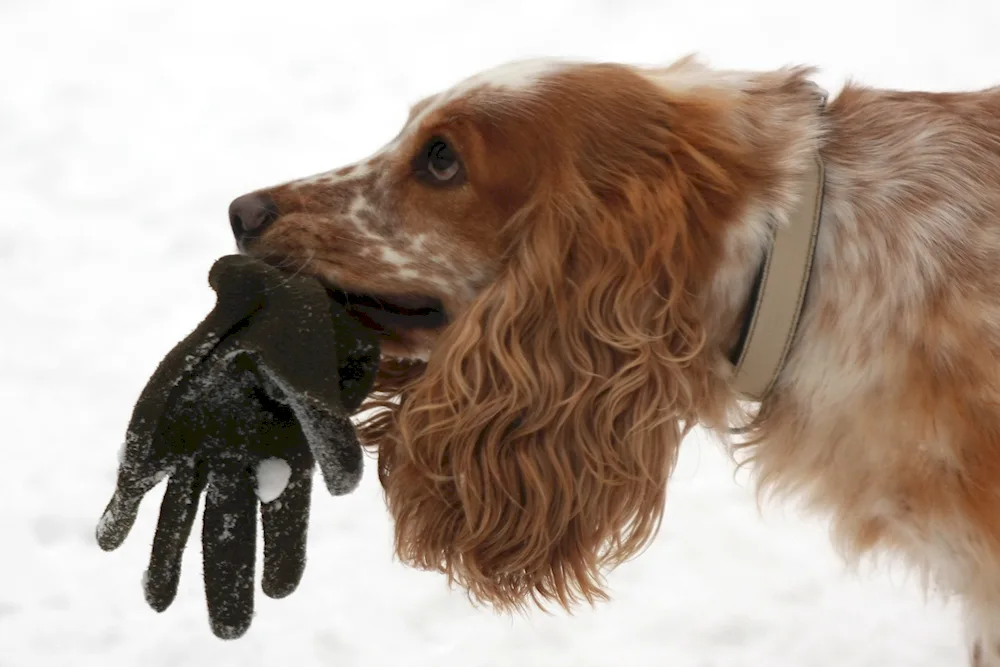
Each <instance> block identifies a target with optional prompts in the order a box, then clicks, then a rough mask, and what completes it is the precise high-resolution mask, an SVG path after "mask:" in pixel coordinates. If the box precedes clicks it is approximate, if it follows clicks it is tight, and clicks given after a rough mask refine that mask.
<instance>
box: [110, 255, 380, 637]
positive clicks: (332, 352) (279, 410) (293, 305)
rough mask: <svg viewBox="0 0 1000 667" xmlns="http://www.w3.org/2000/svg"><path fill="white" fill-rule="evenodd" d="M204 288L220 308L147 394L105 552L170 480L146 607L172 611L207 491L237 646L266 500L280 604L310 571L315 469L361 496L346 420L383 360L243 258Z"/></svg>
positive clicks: (334, 485) (216, 574) (212, 545)
mask: <svg viewBox="0 0 1000 667" xmlns="http://www.w3.org/2000/svg"><path fill="white" fill-rule="evenodd" d="M209 283H210V284H211V286H212V288H213V289H214V290H215V291H216V293H217V297H218V300H217V303H216V306H215V308H214V309H213V310H212V312H211V313H210V314H209V315H208V317H207V318H206V319H205V320H204V321H203V322H202V323H201V325H200V326H199V327H198V328H197V329H195V331H194V332H193V333H192V334H191V335H189V336H188V337H187V338H185V339H184V340H183V341H181V343H180V344H178V345H177V347H175V348H174V349H173V350H171V352H170V353H169V354H167V356H166V357H165V358H164V359H163V361H162V362H160V365H159V366H158V367H157V369H156V371H155V372H154V373H153V376H152V377H151V378H150V380H149V383H148V384H147V385H146V387H145V389H144V390H143V391H142V393H141V395H140V396H139V400H138V401H137V403H136V406H135V409H134V410H133V413H132V419H131V422H130V423H129V427H128V430H127V432H126V437H125V446H124V451H123V455H122V460H121V465H120V466H119V469H118V481H117V485H116V488H115V493H114V496H113V497H112V499H111V502H110V503H109V504H108V506H107V508H106V509H105V511H104V514H103V515H102V517H101V520H100V522H99V524H98V527H97V541H98V544H99V545H100V546H101V548H103V549H105V550H109V551H110V550H112V549H116V548H118V547H119V546H120V545H121V544H122V542H123V541H124V540H125V538H126V537H127V536H128V533H129V530H130V529H131V528H132V525H133V523H134V522H135V518H136V514H137V513H138V509H139V502H140V501H141V500H142V497H143V496H144V495H145V494H146V493H147V492H148V491H149V490H150V489H152V488H153V487H154V486H156V484H157V483H158V482H159V481H161V480H162V479H163V478H165V477H169V482H168V484H167V489H166V492H165V494H164V496H163V500H162V502H161V504H160V515H159V521H158V524H157V528H156V534H155V536H154V538H153V546H152V550H151V554H150V560H149V567H148V569H147V570H146V574H145V576H144V578H143V588H144V592H145V597H146V601H147V602H148V603H149V604H150V606H152V607H153V608H154V609H156V610H157V611H163V610H164V609H166V608H167V607H169V606H170V604H171V602H173V599H174V596H175V595H176V593H177V585H178V581H179V579H180V570H181V557H182V555H183V551H184V548H185V546H186V544H187V540H188V537H189V536H190V533H191V528H192V525H193V523H194V519H195V515H196V513H197V510H198V499H199V497H200V495H201V494H202V492H203V491H204V492H205V509H204V514H203V520H202V550H203V559H204V564H203V573H204V584H205V595H206V600H207V603H208V611H209V619H210V622H211V626H212V631H213V632H214V633H215V634H216V635H217V636H219V637H222V638H225V639H232V638H236V637H239V636H241V635H242V634H243V633H245V632H246V630H247V629H248V628H249V626H250V622H251V619H252V617H253V604H254V596H253V585H254V574H255V557H256V536H257V511H258V500H259V501H260V505H259V507H260V516H261V523H262V528H263V538H264V567H263V578H262V589H263V591H264V593H265V594H266V595H268V596H270V597H275V598H279V597H284V596H286V595H288V594H290V593H291V592H292V591H294V590H295V588H296V586H297V585H298V583H299V581H300V580H301V577H302V573H303V571H304V568H305V554H306V531H307V526H308V517H309V501H310V492H311V489H312V473H313V467H314V465H316V464H318V466H319V469H320V472H321V473H322V476H323V479H324V481H325V483H326V487H327V489H328V490H329V492H330V493H332V494H334V495H341V494H345V493H349V492H350V491H352V490H353V489H354V488H355V487H356V485H357V483H358V481H359V479H360V477H361V471H362V450H361V446H360V444H359V442H358V439H357V436H356V435H355V432H354V427H353V425H352V424H351V422H350V414H351V413H353V412H355V411H356V410H357V409H358V408H359V407H360V405H361V402H362V400H363V399H364V397H365V396H366V395H367V393H368V391H369V390H370V389H371V386H372V383H373V381H374V376H375V371H376V369H377V365H378V358H379V349H378V343H377V340H376V338H375V337H374V335H373V334H372V333H371V332H369V331H368V330H367V329H365V328H364V327H362V326H361V325H360V324H359V323H357V322H356V321H355V320H354V319H352V318H350V317H349V316H348V315H347V314H346V312H344V311H343V309H342V308H341V307H340V306H339V305H338V304H336V303H335V302H333V301H332V300H331V299H330V297H329V296H328V294H327V292H326V290H325V289H324V288H323V287H322V286H321V285H320V284H319V283H318V282H317V281H315V280H313V279H310V278H306V277H301V276H290V275H287V274H285V273H282V272H280V271H278V270H277V269H274V268H272V267H270V266H268V265H266V264H264V263H262V262H259V261H257V260H253V259H250V258H247V257H242V256H236V255H234V256H228V257H223V258H221V259H219V260H218V261H217V262H216V263H215V265H214V266H213V267H212V270H211V272H210V274H209Z"/></svg>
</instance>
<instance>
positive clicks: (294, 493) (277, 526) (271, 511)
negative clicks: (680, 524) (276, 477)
mask: <svg viewBox="0 0 1000 667" xmlns="http://www.w3.org/2000/svg"><path fill="white" fill-rule="evenodd" d="M306 458H308V459H310V460H305V461H299V462H297V465H296V464H293V465H292V466H291V475H290V477H289V479H288V483H287V484H286V486H285V488H284V490H283V491H282V492H281V495H279V496H278V497H277V498H276V499H274V500H272V501H271V502H265V503H262V504H261V506H260V515H261V522H262V524H263V533H264V575H263V578H262V580H261V588H262V589H263V591H264V594H265V595H267V596H268V597H271V598H283V597H285V596H286V595H290V594H291V593H292V592H293V591H294V590H295V589H296V588H297V587H298V585H299V582H300V581H301V580H302V574H303V572H305V568H306V535H307V530H308V527H309V503H310V498H311V494H312V460H311V457H308V454H307V455H306Z"/></svg>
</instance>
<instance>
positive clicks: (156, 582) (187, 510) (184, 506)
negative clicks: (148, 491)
mask: <svg viewBox="0 0 1000 667" xmlns="http://www.w3.org/2000/svg"><path fill="white" fill-rule="evenodd" d="M203 468H204V465H203V464H196V463H195V461H194V459H190V460H189V462H187V463H186V464H180V465H178V466H177V470H176V471H175V472H174V474H173V475H171V476H170V481H169V482H168V483H167V491H166V493H165V494H164V495H163V501H162V502H161V503H160V517H159V521H158V522H157V524H156V534H155V535H154V536H153V548H152V550H151V551H150V555H149V567H148V568H147V570H146V576H145V578H144V579H143V590H144V592H145V595H146V602H147V603H148V604H149V606H150V607H152V608H153V609H155V610H156V611H164V610H165V609H166V608H167V607H169V606H170V604H171V603H172V602H173V601H174V597H175V596H176V595H177V584H178V582H179V581H180V577H181V559H182V557H183V555H184V548H185V547H186V546H187V541H188V538H189V537H190V536H191V527H192V525H193V524H194V519H195V516H196V515H197V513H198V497H199V496H200V495H201V492H202V489H204V488H205V473H204V469H203Z"/></svg>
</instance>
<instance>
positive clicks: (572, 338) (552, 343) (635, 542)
mask: <svg viewBox="0 0 1000 667" xmlns="http://www.w3.org/2000/svg"><path fill="white" fill-rule="evenodd" d="M609 96H610V95H609ZM619 97H621V96H619ZM651 97H652V99H650V98H651ZM619 103H620V105H621V108H620V109H615V110H612V111H613V113H609V114H607V115H608V117H609V118H612V119H615V120H618V119H621V120H623V122H622V123H621V124H616V125H614V126H612V125H608V126H601V127H596V128H593V136H589V135H585V133H586V132H587V128H585V127H584V128H578V132H579V133H580V135H578V136H576V137H575V138H574V139H575V140H576V141H577V143H578V145H579V146H580V147H581V148H580V150H579V151H578V152H576V154H577V155H579V156H580V157H579V158H573V164H571V165H563V166H562V167H561V169H560V170H559V171H558V173H557V174H555V175H554V176H553V177H552V178H551V179H550V180H549V181H548V182H547V183H543V184H542V185H541V186H540V189H539V192H538V195H537V197H535V198H534V200H533V202H532V203H531V204H529V205H528V206H527V207H526V208H525V209H524V210H523V211H522V212H521V213H520V214H519V215H518V216H517V217H516V218H515V219H513V220H511V222H510V224H509V227H510V230H509V231H511V239H512V241H511V244H510V248H509V251H508V255H507V258H506V261H505V268H504V270H503V272H502V274H501V275H500V276H499V278H498V279H497V280H496V281H495V282H494V283H493V284H491V285H490V286H488V287H487V288H486V289H485V290H484V292H483V293H482V294H481V295H480V296H479V297H478V298H477V299H476V300H475V301H474V302H473V303H472V304H471V305H470V306H469V307H468V309H467V310H465V311H464V312H463V313H462V314H461V315H460V316H459V318H458V319H457V320H456V321H455V322H454V323H453V324H452V325H451V326H450V327H449V328H448V329H447V330H446V331H445V332H444V333H443V338H442V339H441V340H440V341H439V343H438V345H437V346H436V348H435V352H434V354H432V355H431V358H430V361H429V363H428V365H427V367H426V371H425V372H424V373H423V375H422V376H421V377H420V379H419V380H418V381H416V382H415V383H414V384H413V385H412V386H411V387H410V388H409V389H408V390H407V391H404V392H403V394H402V396H401V405H400V407H399V409H398V411H397V412H396V413H395V414H394V416H393V417H392V419H393V420H394V425H393V428H392V429H385V430H383V431H382V434H383V435H384V439H383V441H382V443H381V444H380V449H379V455H380V471H381V474H382V481H383V485H384V487H385V492H386V498H387V502H388V505H389V509H390V511H391V512H392V514H393V516H394V518H395V522H396V549H397V553H398V555H399V556H400V558H401V559H402V560H404V561H405V562H407V563H409V564H411V565H414V566H417V567H421V568H426V569H431V570H438V571H441V572H444V573H445V574H447V575H448V576H449V578H450V579H451V581H453V582H455V583H458V584H459V585H461V586H463V587H465V588H467V589H468V591H469V593H470V594H471V596H472V597H473V598H475V599H476V600H479V601H483V602H487V603H490V604H492V605H494V606H496V607H498V608H500V609H507V608H516V607H520V606H523V605H524V604H526V603H527V602H529V601H534V602H535V603H537V604H538V605H540V606H545V605H546V603H550V602H554V603H556V604H558V605H560V606H563V607H565V608H569V607H571V606H573V605H574V604H575V603H577V602H580V601H586V602H590V603H593V602H595V601H597V600H599V599H602V598H605V597H606V594H605V593H604V591H603V590H602V588H603V574H604V572H606V570H607V569H608V568H609V567H613V566H615V565H617V564H619V563H621V562H622V561H624V560H626V559H628V558H629V557H631V556H633V555H635V554H636V553H637V552H639V551H640V550H641V549H642V548H643V547H644V546H645V545H646V544H647V543H648V542H649V540H650V539H651V538H652V537H653V536H654V535H655V533H656V531H657V529H658V527H659V524H660V520H661V517H662V512H663V507H664V501H665V494H666V484H667V480H668V477H669V475H670V472H671V470H672V468H673V465H674V462H675V460H676V455H677V449H678V445H679V443H680V440H681V438H682V437H683V435H684V434H685V433H686V431H687V430H688V429H689V428H690V427H692V426H693V425H694V423H695V421H696V419H698V418H699V417H700V416H701V412H702V411H703V410H710V409H711V406H710V404H711V403H712V396H713V395H714V392H716V391H717V390H718V386H719V382H720V380H719V378H717V377H716V374H715V372H714V370H713V369H714V368H715V366H714V364H715V362H717V359H716V357H713V356H712V355H711V354H709V353H708V351H707V350H706V349H705V348H706V340H707V334H706V331H705V328H704V325H703V322H704V317H703V311H704V305H705V304H704V295H705V293H706V285H707V281H708V278H709V276H710V275H711V272H712V268H713V265H714V263H715V262H717V258H718V256H719V255H720V253H721V250H720V246H721V238H722V228H723V226H724V223H725V220H726V219H727V218H729V217H731V216H733V215H734V214H735V211H736V208H737V207H738V205H739V203H738V201H737V199H738V190H739V185H740V184H739V183H738V182H737V181H738V180H739V179H736V181H734V179H733V178H732V177H731V174H732V170H733V168H734V166H733V165H734V164H735V163H736V161H737V160H738V158H737V157H734V155H735V153H737V152H738V150H739V147H738V146H736V145H735V144H732V143H731V142H730V143H726V141H728V140H726V139H720V138H719V137H724V136H725V134H724V133H722V132H721V127H719V126H717V125H712V121H711V119H713V118H714V119H716V121H718V119H719V117H720V113H719V111H718V110H717V109H715V110H714V116H713V115H712V113H713V109H712V108H711V105H710V104H707V105H705V108H704V109H701V108H698V109H690V108H689V109H678V108H676V107H674V106H672V105H670V104H668V103H667V102H666V101H662V100H660V99H659V98H658V97H654V96H652V95H651V94H650V93H649V91H646V90H643V91H642V93H641V94H640V93H636V94H635V95H633V99H629V98H628V97H627V96H626V98H625V99H621V100H620V101H619ZM699 114H701V115H699ZM692 117H693V118H701V120H700V121H698V122H692V123H690V126H689V127H684V125H685V118H692ZM717 124H718V123H717ZM587 142H595V143H594V144H593V145H594V146H598V147H600V148H602V149H604V148H606V149H607V150H606V151H604V150H600V151H598V150H596V149H594V148H591V149H590V150H585V149H584V147H585V146H586V145H587ZM595 153H597V154H596V155H595Z"/></svg>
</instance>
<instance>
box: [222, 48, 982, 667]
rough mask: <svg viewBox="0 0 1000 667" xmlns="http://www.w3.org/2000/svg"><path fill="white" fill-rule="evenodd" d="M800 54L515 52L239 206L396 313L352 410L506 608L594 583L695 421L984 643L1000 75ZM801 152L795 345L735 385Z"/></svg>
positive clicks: (356, 307) (632, 543)
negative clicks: (927, 588)
mask: <svg viewBox="0 0 1000 667" xmlns="http://www.w3.org/2000/svg"><path fill="white" fill-rule="evenodd" d="M810 75H811V70H809V69H806V68H789V69H782V70H778V71H772V72H732V71H716V70H713V69H710V68H708V67H705V66H703V65H701V64H699V63H698V62H697V61H695V60H694V59H692V58H686V59H683V60H681V61H679V62H677V63H675V64H673V65H671V66H669V67H665V68H639V67H633V66H626V65H617V64H599V63H569V62H560V61H529V62H519V63H514V64H511V65H506V66H503V67H500V68H497V69H495V70H492V71H488V72H485V73H483V74H480V75H477V76H475V77H472V78H471V79H468V80H466V81H464V82H462V83H460V84H459V85H458V86H456V87H454V88H452V89H451V90H449V91H447V92H444V93H442V94H439V95H435V96H432V97H429V98H427V99H425V100H423V101H421V102H419V103H418V104H416V105H415V106H414V107H413V108H412V110H411V112H410V117H409V120H408V121H407V122H406V124H405V126H404V127H403V129H402V131H401V132H400V133H399V134H398V135H397V136H396V137H395V138H394V139H393V140H392V141H390V142H389V143H388V144H387V145H386V146H385V147H384V148H382V149H381V150H379V151H378V152H377V153H375V154H374V155H373V156H371V157H370V158H368V159H366V160H363V161H361V162H359V163H357V164H354V165H351V166H347V167H343V168H340V169H337V170H335V171H330V172H326V173H322V174H318V175H316V176H312V177H309V178H304V179H301V180H296V181H292V182H289V183H286V184H283V185H280V186H277V187H272V188H267V189H264V190H260V191H257V192H254V193H251V194H249V195H245V196H243V197H240V198H239V199H237V200H236V201H235V202H234V203H233V206H232V208H231V210H230V213H231V220H232V224H233V228H234V232H235V234H236V236H237V239H238V242H239V245H240V247H241V248H242V249H243V251H244V252H247V253H250V254H252V255H255V256H258V257H262V258H265V259H267V260H269V261H271V262H274V263H277V264H280V265H282V266H287V267H294V268H295V269H297V270H302V271H305V272H307V273H310V274H314V275H316V276H319V277H320V278H322V279H323V280H325V281H328V282H329V284H330V285H331V286H337V287H338V288H340V289H341V290H344V291H342V292H340V293H339V295H340V296H339V298H341V299H342V300H343V301H345V302H346V303H348V304H349V305H350V306H351V308H352V310H353V312H354V313H355V314H356V316H357V317H359V318H361V319H362V320H364V321H365V322H367V323H368V324H369V326H371V327H373V328H376V329H378V330H379V331H381V332H382V335H383V337H384V344H383V350H384V363H383V367H382V370H381V373H380V378H379V381H378V384H377V391H376V392H375V393H374V394H373V396H372V398H371V399H370V401H369V404H368V407H370V408H374V410H373V411H372V412H371V413H370V415H371V416H370V417H369V418H368V419H367V420H366V421H365V422H364V423H363V424H361V425H360V430H361V433H362V436H363V439H364V440H365V442H366V443H367V445H368V446H370V447H371V448H373V449H375V450H377V453H378V457H379V471H380V477H381V480H382V484H383V486H384V489H385V494H386V499H387V503H388V506H389V508H390V510H391V513H392V515H393V517H394V519H395V543H396V550H397V553H398V555H399V557H400V558H401V559H402V560H403V561H404V562H406V563H409V564H412V565H414V566H417V567H420V568H426V569H431V570H438V571H441V572H443V573H445V574H446V575H447V576H448V578H449V580H451V581H452V582H455V583H457V584H458V585H460V586H462V587H464V588H466V589H467V590H468V591H469V593H470V594H471V596H472V597H473V598H474V599H476V600H478V601H482V602H486V603H489V604H492V605H494V606H496V607H498V608H501V609H510V608H517V607H522V606H525V605H528V604H538V605H543V606H544V605H548V604H555V605H557V606H562V607H566V608H569V607H572V606H573V605H575V604H577V603H580V602H594V601H597V600H600V599H602V598H604V597H605V593H604V590H603V588H604V579H603V577H604V575H605V574H606V573H607V571H608V569H609V568H611V567H613V566H615V565H616V564H619V563H621V562H622V561H624V560H625V559H628V558H630V557H632V556H634V555H636V554H637V553H638V552H640V551H641V550H642V548H643V547H644V546H645V545H647V544H648V542H649V541H650V539H651V538H652V537H653V535H654V534H655V533H656V531H657V528H658V526H659V525H660V521H661V517H662V512H663V508H664V501H665V498H666V489H667V481H668V479H669V477H670V473H671V470H672V468H673V466H674V462H675V460H676V456H677V450H678V447H679V446H680V443H681V441H682V439H683V437H684V435H685V434H686V433H687V432H688V431H689V430H690V429H691V428H692V427H694V426H695V425H703V426H705V427H707V428H709V429H712V430H714V431H715V432H717V433H718V434H720V436H722V437H723V438H724V439H725V441H726V442H727V443H728V446H730V447H731V448H732V451H733V452H734V454H735V455H737V457H738V458H740V459H741V461H742V463H744V464H745V465H749V466H752V468H753V470H754V471H755V473H756V475H757V478H758V480H759V483H760V489H761V491H762V492H776V493H795V494H797V495H799V496H801V497H803V498H805V499H806V500H807V501H808V502H809V503H810V504H811V506H812V507H813V508H815V509H817V510H820V511H822V512H825V513H826V514H828V515H829V516H830V517H831V520H832V526H833V532H834V536H835V541H836V543H837V545H838V546H839V547H840V548H841V549H842V550H843V552H844V553H846V554H848V555H851V556H860V555H862V554H865V553H867V552H872V551H889V552H891V553H894V554H895V555H897V556H900V557H902V558H903V559H905V560H906V561H907V562H908V563H909V564H911V565H912V566H913V567H915V568H917V569H918V571H919V572H921V573H922V574H924V575H926V576H927V578H928V580H929V581H931V582H933V583H934V584H935V585H936V586H938V587H940V588H942V589H943V590H945V591H946V592H948V593H951V594H955V595H957V596H959V597H960V598H961V599H962V600H963V603H964V605H965V609H966V610H967V612H968V623H969V630H970V647H971V653H972V659H973V663H974V664H976V665H984V666H985V665H1000V90H997V89H993V90H987V91H981V92H969V93H926V92H894V91H885V90H876V89H871V88H866V87H862V86H859V85H856V84H848V85H847V86H846V87H845V88H844V89H843V90H842V91H841V92H840V93H839V94H838V95H837V96H836V97H835V98H834V99H831V100H830V101H829V102H828V103H824V99H823V95H822V94H821V91H819V90H818V89H817V87H816V86H815V85H814V84H813V83H811V81H810V80H809V77H810ZM817 161H819V163H821V164H822V167H823V171H822V183H821V186H822V188H821V215H819V217H818V231H817V232H816V234H815V248H814V251H812V254H811V257H812V260H811V270H810V272H809V273H808V274H807V275H808V282H807V285H808V289H807V290H803V292H804V301H803V305H802V307H801V312H800V313H799V315H798V317H797V319H796V322H797V324H796V326H795V328H794V338H793V339H790V340H791V344H790V345H789V346H788V349H787V350H785V354H784V356H783V357H782V360H781V364H780V367H779V368H778V369H777V373H776V376H775V377H774V379H773V382H771V383H770V385H769V387H768V390H767V391H766V393H765V394H764V395H762V396H759V397H757V398H759V399H760V400H759V401H752V402H747V401H746V400H745V399H746V396H745V395H744V394H743V393H741V392H740V390H739V388H738V386H737V383H736V370H735V369H736V367H735V365H734V362H733V351H734V349H737V348H738V347H739V346H740V345H741V341H742V340H743V339H744V338H745V336H746V334H747V328H748V327H747V320H748V317H749V313H750V311H751V310H752V309H753V308H752V302H753V301H754V300H755V299H757V298H759V294H757V292H758V291H759V286H760V281H761V275H762V272H761V266H762V263H763V262H765V260H766V258H767V257H768V253H769V249H770V247H771V244H772V243H773V240H774V238H775V235H776V234H780V233H781V230H782V228H783V227H784V226H786V225H788V224H790V222H789V221H790V218H791V216H792V211H793V210H794V209H795V208H796V207H797V206H800V204H801V202H802V200H803V198H804V197H806V195H805V194H804V193H805V191H806V190H807V189H808V188H806V187H804V185H803V184H804V183H808V174H810V173H811V170H812V168H813V167H812V166H813V165H814V164H815V163H816V162H817ZM778 282H780V280H779V281H778ZM779 287H780V285H779ZM765 324H766V322H765Z"/></svg>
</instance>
